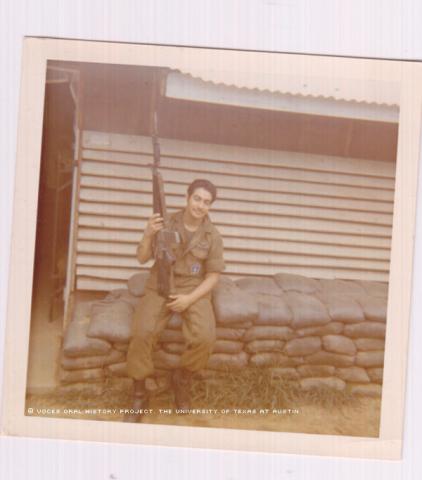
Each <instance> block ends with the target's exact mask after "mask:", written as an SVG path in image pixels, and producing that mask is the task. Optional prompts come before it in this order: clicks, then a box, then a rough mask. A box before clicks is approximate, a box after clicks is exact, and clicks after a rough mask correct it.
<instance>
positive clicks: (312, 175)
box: [83, 150, 394, 190]
mask: <svg viewBox="0 0 422 480" xmlns="http://www.w3.org/2000/svg"><path fill="white" fill-rule="evenodd" d="M83 159H84V161H87V160H98V161H101V162H104V163H108V162H109V163H114V164H126V165H127V164H130V165H134V166H137V167H138V166H148V165H150V164H152V161H153V160H152V157H151V155H134V154H130V153H120V152H119V153H116V152H105V151H101V150H84V151H83ZM160 166H161V167H162V168H165V169H177V170H187V171H190V170H194V171H197V172H201V173H203V174H204V173H205V174H208V173H224V174H225V175H231V176H243V177H252V178H270V179H281V180H289V181H299V182H306V183H322V184H335V185H345V186H358V187H359V186H362V187H367V188H377V189H378V188H380V189H387V190H394V178H385V177H375V176H367V175H365V174H364V172H362V173H361V174H360V175H356V174H341V173H337V171H336V170H333V171H327V172H320V171H317V170H310V171H309V170H306V169H302V168H297V167H296V168H292V167H289V168H284V167H282V166H262V165H261V163H260V162H259V163H257V164H240V163H235V162H222V161H217V160H208V159H204V158H201V159H195V158H184V157H173V156H171V157H168V156H165V155H163V154H162V155H161V159H160Z"/></svg>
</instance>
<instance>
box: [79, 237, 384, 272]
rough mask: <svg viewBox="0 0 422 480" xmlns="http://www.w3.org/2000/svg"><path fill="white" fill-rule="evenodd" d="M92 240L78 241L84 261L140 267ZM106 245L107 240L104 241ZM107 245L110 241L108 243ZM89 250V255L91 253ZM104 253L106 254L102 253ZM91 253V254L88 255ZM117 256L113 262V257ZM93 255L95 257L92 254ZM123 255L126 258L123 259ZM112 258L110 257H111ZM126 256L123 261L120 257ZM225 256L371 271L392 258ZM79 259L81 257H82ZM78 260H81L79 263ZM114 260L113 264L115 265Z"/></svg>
mask: <svg viewBox="0 0 422 480" xmlns="http://www.w3.org/2000/svg"><path fill="white" fill-rule="evenodd" d="M87 243H88V242H79V244H78V256H79V255H80V254H81V253H85V254H86V255H85V257H83V258H81V260H80V261H84V262H85V263H87V264H89V265H93V264H94V265H96V264H100V265H104V266H105V267H106V268H111V267H113V265H114V266H115V267H116V268H118V267H120V266H121V264H122V263H125V265H126V266H128V267H131V268H137V267H138V265H139V262H138V261H137V260H136V258H135V254H133V253H132V252H130V253H129V254H126V256H125V253H121V252H120V251H119V249H118V248H117V249H108V248H103V249H98V248H97V250H96V249H95V247H98V245H95V244H94V245H90V246H87ZM102 246H104V244H103V245H102ZM106 246H107V245H106ZM88 254H89V255H88ZM100 254H103V255H100ZM87 255H88V256H87ZM112 256H115V257H116V258H114V260H113V262H112V261H111V257H112ZM90 257H91V258H90ZM123 257H125V258H126V260H125V261H124V262H123V259H122V258H123ZM109 258H110V260H109ZM121 259H122V261H120V260H121ZM224 259H225V261H226V262H228V263H245V264H251V265H252V264H254V265H256V266H257V269H259V268H261V267H263V266H265V265H279V266H280V267H284V266H288V265H297V266H310V267H311V266H312V267H332V268H342V269H361V270H371V271H384V272H385V271H387V270H388V267H389V262H388V261H385V260H371V259H360V258H341V257H335V256H332V257H328V256H322V255H317V254H315V255H305V254H300V252H299V253H297V254H285V253H278V252H271V253H264V252H244V251H236V250H225V251H224ZM78 262H79V261H78ZM78 262H77V263H78ZM112 263H113V265H112Z"/></svg>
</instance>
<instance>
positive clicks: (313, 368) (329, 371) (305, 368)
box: [296, 365, 336, 377]
mask: <svg viewBox="0 0 422 480" xmlns="http://www.w3.org/2000/svg"><path fill="white" fill-rule="evenodd" d="M296 370H297V372H298V374H299V375H300V376H301V377H332V376H333V375H334V372H335V371H336V367H333V366H332V365H300V366H299V367H297V369H296Z"/></svg>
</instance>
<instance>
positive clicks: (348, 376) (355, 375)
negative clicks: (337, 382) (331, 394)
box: [336, 367, 371, 383]
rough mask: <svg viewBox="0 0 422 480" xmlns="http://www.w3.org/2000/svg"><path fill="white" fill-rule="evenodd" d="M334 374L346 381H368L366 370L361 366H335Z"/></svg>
mask: <svg viewBox="0 0 422 480" xmlns="http://www.w3.org/2000/svg"><path fill="white" fill-rule="evenodd" d="M336 375H337V376H338V377H339V378H341V379H342V380H344V381H346V382H354V383H370V381H371V380H370V378H369V376H368V374H367V373H366V370H365V369H364V368H361V367H347V368H337V370H336Z"/></svg>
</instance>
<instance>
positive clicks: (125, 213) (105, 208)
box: [79, 202, 391, 236]
mask: <svg viewBox="0 0 422 480" xmlns="http://www.w3.org/2000/svg"><path fill="white" fill-rule="evenodd" d="M79 212H80V213H83V214H89V215H99V216H101V215H104V216H110V215H112V216H116V217H126V218H134V219H138V220H139V221H140V220H141V219H145V218H148V217H149V216H150V215H151V211H150V209H149V208H147V207H133V206H131V205H110V204H109V205H106V204H98V203H86V202H80V204H79ZM169 213H171V209H169ZM212 219H213V221H214V222H215V223H216V224H227V225H240V226H252V225H254V226H255V227H268V228H271V227H274V226H278V227H280V228H290V229H300V230H310V231H318V232H335V233H350V234H353V235H371V234H372V235H376V236H390V235H391V226H390V225H388V224H386V225H383V224H378V225H375V224H373V223H363V222H361V223H357V222H356V223H354V222H350V221H349V222H345V221H342V219H341V218H339V219H338V220H337V219H333V220H325V219H321V218H318V217H317V215H315V216H314V217H312V216H311V215H309V216H308V217H303V218H301V217H300V216H299V215H295V214H293V213H292V214H291V216H288V215H285V216H281V215H280V216H275V215H255V214H254V213H249V214H248V213H238V212H233V213H229V212H219V211H214V212H213V213H212Z"/></svg>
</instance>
